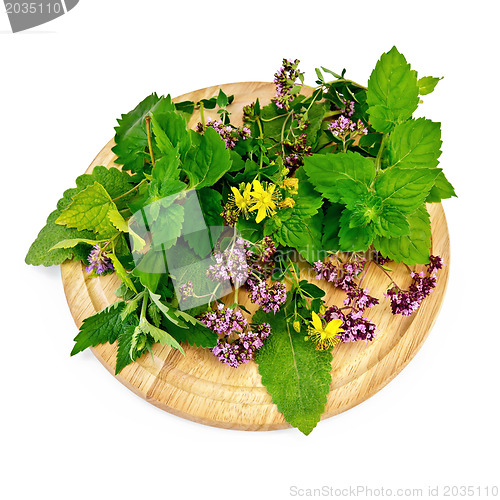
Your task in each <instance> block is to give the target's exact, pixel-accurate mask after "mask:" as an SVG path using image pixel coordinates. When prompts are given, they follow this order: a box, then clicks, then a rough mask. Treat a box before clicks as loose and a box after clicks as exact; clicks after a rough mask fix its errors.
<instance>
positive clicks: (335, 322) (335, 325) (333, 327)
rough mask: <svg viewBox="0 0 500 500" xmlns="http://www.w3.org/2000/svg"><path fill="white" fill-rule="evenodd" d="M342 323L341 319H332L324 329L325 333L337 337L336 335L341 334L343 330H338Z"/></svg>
mask: <svg viewBox="0 0 500 500" xmlns="http://www.w3.org/2000/svg"><path fill="white" fill-rule="evenodd" d="M342 323H343V321H342V320H341V319H332V320H331V321H330V322H329V323H328V325H326V327H325V332H326V333H327V334H329V335H337V333H340V332H343V331H344V330H343V329H342V328H340V326H341V325H342Z"/></svg>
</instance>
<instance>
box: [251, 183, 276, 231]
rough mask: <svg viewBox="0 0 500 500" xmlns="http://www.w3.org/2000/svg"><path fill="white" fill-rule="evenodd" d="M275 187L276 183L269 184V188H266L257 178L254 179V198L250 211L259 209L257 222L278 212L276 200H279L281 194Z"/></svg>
mask: <svg viewBox="0 0 500 500" xmlns="http://www.w3.org/2000/svg"><path fill="white" fill-rule="evenodd" d="M275 189H276V186H275V185H274V184H269V185H268V186H267V188H264V186H262V184H261V183H260V182H259V181H258V180H257V179H256V180H254V181H253V191H252V193H251V194H252V198H253V200H252V208H250V212H253V211H254V210H257V217H256V219H255V222H262V220H263V219H264V218H265V217H266V216H270V215H274V214H275V213H276V202H277V201H278V200H279V198H280V194H279V192H277V191H275Z"/></svg>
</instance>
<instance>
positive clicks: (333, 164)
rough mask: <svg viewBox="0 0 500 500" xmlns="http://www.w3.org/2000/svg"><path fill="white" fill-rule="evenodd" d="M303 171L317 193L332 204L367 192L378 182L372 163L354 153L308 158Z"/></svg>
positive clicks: (305, 160) (317, 155)
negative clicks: (370, 186) (367, 187)
mask: <svg viewBox="0 0 500 500" xmlns="http://www.w3.org/2000/svg"><path fill="white" fill-rule="evenodd" d="M304 170H305V172H306V174H307V175H308V177H309V180H310V181H311V183H312V184H313V185H314V187H315V188H316V190H317V191H319V192H320V193H321V194H322V195H323V196H324V197H325V198H328V199H329V200H330V201H331V202H332V203H338V202H340V201H341V200H342V199H343V198H345V197H346V196H349V197H351V196H354V197H357V196H359V194H361V193H364V192H366V186H369V185H370V184H371V183H372V181H373V179H374V178H375V166H374V164H373V161H372V160H370V159H369V158H365V157H363V156H361V155H360V154H359V153H353V152H351V151H349V152H347V153H336V154H329V155H321V154H316V155H312V156H308V157H306V158H304Z"/></svg>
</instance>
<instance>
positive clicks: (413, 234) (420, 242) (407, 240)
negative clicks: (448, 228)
mask: <svg viewBox="0 0 500 500" xmlns="http://www.w3.org/2000/svg"><path fill="white" fill-rule="evenodd" d="M408 223H409V225H410V232H409V234H408V235H406V236H400V237H398V238H383V237H380V236H379V237H376V238H375V240H374V246H375V248H376V249H377V250H378V251H379V252H380V253H381V254H382V255H383V256H384V257H389V258H390V259H391V260H393V261H395V262H404V263H405V264H408V265H409V266H411V265H414V264H428V263H429V255H430V246H431V224H430V218H429V214H428V212H427V210H426V208H425V206H422V207H420V208H419V209H418V210H417V211H416V212H415V213H413V214H411V215H409V216H408Z"/></svg>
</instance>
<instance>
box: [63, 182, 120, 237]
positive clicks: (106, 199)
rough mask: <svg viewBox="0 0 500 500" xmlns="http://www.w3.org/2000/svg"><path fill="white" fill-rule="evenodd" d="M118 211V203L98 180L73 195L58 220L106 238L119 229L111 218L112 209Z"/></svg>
mask: <svg viewBox="0 0 500 500" xmlns="http://www.w3.org/2000/svg"><path fill="white" fill-rule="evenodd" d="M112 210H113V211H117V208H116V205H115V204H114V202H113V200H112V199H111V197H110V196H109V194H108V192H107V191H106V190H105V189H104V187H103V186H102V185H101V184H99V183H98V182H94V184H93V185H91V186H88V187H86V188H85V189H84V190H83V191H80V192H79V193H78V194H76V195H75V196H74V197H73V201H72V202H71V204H70V205H69V206H68V207H67V208H65V209H64V210H63V211H62V212H61V215H60V216H59V217H58V219H57V220H56V224H62V225H65V226H66V227H69V228H75V229H77V230H78V231H83V230H87V231H93V232H95V233H97V234H99V235H100V236H102V237H104V238H108V237H111V236H113V235H114V234H116V232H117V230H116V228H115V227H114V226H113V224H112V223H111V221H110V220H109V213H110V211H112Z"/></svg>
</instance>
